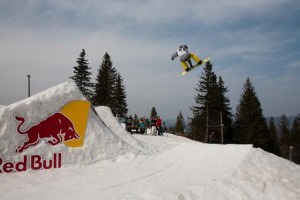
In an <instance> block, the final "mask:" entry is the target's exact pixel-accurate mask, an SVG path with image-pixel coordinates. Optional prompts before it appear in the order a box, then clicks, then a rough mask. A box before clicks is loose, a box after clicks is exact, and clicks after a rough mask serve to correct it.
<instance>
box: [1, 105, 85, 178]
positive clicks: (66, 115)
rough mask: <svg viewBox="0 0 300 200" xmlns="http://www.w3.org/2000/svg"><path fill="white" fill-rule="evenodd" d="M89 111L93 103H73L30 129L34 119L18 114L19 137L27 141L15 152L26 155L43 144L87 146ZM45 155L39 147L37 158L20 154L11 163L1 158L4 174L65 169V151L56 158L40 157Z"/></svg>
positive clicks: (56, 153)
mask: <svg viewBox="0 0 300 200" xmlns="http://www.w3.org/2000/svg"><path fill="white" fill-rule="evenodd" d="M89 111H90V103H89V102H88V101H83V100H78V101H72V102H69V103H67V104H65V105H64V106H63V107H62V108H61V109H60V110H59V111H58V112H55V113H54V114H52V115H50V116H48V117H46V118H44V119H40V120H39V121H38V122H37V123H35V124H33V125H29V126H28V125H26V124H28V121H30V119H25V118H24V117H23V116H22V115H21V114H17V115H15V116H14V120H15V121H16V134H18V135H19V136H20V137H23V138H24V141H23V142H21V143H20V144H19V145H18V146H17V147H16V148H15V152H16V153H18V154H19V153H24V152H26V150H28V149H30V148H34V147H35V146H37V145H38V144H39V143H41V141H44V142H45V144H46V145H50V146H55V145H65V146H67V147H72V148H76V147H81V146H83V144H84V137H85V130H86V126H87V122H88V115H89ZM24 136H25V137H24ZM48 151H49V149H48V150H47V155H49V152H48ZM44 153H45V152H40V153H39V148H36V149H35V150H34V155H23V159H22V158H21V160H19V158H20V155H18V156H17V157H18V160H14V159H12V160H9V161H7V160H6V159H3V158H1V157H0V174H2V173H13V172H23V171H26V170H28V169H31V170H40V169H53V168H61V167H62V163H63V155H62V153H61V152H59V153H58V152H52V158H49V156H47V158H45V157H43V156H42V155H39V154H44ZM50 153H51V150H50ZM9 157H11V155H9Z"/></svg>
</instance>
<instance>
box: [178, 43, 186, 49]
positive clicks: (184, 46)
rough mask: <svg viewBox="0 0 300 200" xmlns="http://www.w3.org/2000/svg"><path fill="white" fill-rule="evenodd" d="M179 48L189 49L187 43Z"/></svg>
mask: <svg viewBox="0 0 300 200" xmlns="http://www.w3.org/2000/svg"><path fill="white" fill-rule="evenodd" d="M179 49H184V50H187V49H188V46H187V45H186V44H182V45H180V46H179Z"/></svg>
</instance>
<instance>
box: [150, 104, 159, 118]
mask: <svg viewBox="0 0 300 200" xmlns="http://www.w3.org/2000/svg"><path fill="white" fill-rule="evenodd" d="M153 117H157V112H156V109H155V107H152V109H151V113H150V119H152V118H153Z"/></svg>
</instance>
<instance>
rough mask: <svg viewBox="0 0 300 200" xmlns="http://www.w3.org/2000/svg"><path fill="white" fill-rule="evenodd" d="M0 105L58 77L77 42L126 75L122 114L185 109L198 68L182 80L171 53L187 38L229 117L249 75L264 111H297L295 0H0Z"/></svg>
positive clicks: (298, 21)
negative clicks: (209, 71)
mask: <svg viewBox="0 0 300 200" xmlns="http://www.w3.org/2000/svg"><path fill="white" fill-rule="evenodd" d="M0 27H1V29H0V44H1V45H0V53H1V56H0V69H1V74H0V92H1V96H0V104H3V105H8V104H11V103H14V102H16V101H18V100H21V99H23V98H25V97H26V96H27V76H26V75H27V74H28V73H29V74H31V76H32V78H31V85H32V93H33V94H34V93H37V92H40V91H43V90H45V89H47V88H49V87H52V86H54V85H56V84H59V83H62V82H65V81H66V80H67V79H68V77H69V76H70V75H72V73H73V66H75V64H76V59H77V57H78V56H79V54H80V51H81V49H85V50H86V53H87V59H88V61H89V66H90V67H91V68H92V72H93V74H94V76H96V73H97V70H98V68H99V65H100V64H101V61H102V58H103V55H104V53H105V52H108V53H109V54H110V56H111V58H112V61H113V64H114V67H116V69H117V70H118V72H120V74H121V75H122V77H123V79H124V84H125V86H126V92H127V102H128V105H129V112H130V113H132V114H134V113H136V114H138V115H140V116H141V115H146V116H148V115H149V114H150V110H151V108H152V107H153V106H155V107H156V109H157V111H158V114H159V115H161V116H162V117H163V118H176V116H177V115H178V113H179V111H182V112H183V114H184V116H186V117H188V116H191V115H192V113H191V111H190V109H189V108H190V107H191V106H193V105H195V101H194V97H195V96H196V94H197V93H196V91H195V88H196V87H197V83H198V81H199V78H200V75H201V73H202V69H201V68H198V69H197V70H193V72H192V73H188V74H187V75H186V76H184V77H180V78H179V77H178V74H179V73H180V72H181V71H182V68H181V66H180V63H179V61H178V60H174V61H171V59H170V57H171V54H172V53H173V52H175V50H176V48H177V47H178V46H179V45H180V44H187V45H188V46H189V48H190V50H191V51H193V52H194V53H196V54H197V55H198V56H199V57H201V58H204V57H206V56H211V58H212V64H213V71H214V72H215V73H216V74H217V75H218V76H222V78H223V80H224V82H225V86H226V87H228V90H229V92H228V93H227V96H228V97H229V99H230V102H231V107H232V109H233V114H235V109H236V106H237V104H238V102H239V100H240V95H241V94H242V89H243V85H244V83H245V81H246V79H247V77H249V78H250V80H251V81H252V83H253V85H254V87H255V90H256V93H257V96H258V98H259V100H260V102H261V104H262V109H263V112H264V115H265V116H277V115H282V114H286V115H296V114H298V113H300V81H299V77H300V2H299V1H298V0H244V1H238V0H218V1H209V0H204V1H197V0H190V1H182V0H181V1H180V0H172V1H171V0H152V1H150V0H143V1H141V0H128V1H121V0H119V1H111V0H110V1H98V0H88V1H80V0H73V1H59V0H44V1H38V0H23V1H18V0H1V1H0Z"/></svg>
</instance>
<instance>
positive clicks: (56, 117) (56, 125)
mask: <svg viewBox="0 0 300 200" xmlns="http://www.w3.org/2000/svg"><path fill="white" fill-rule="evenodd" d="M15 118H16V120H17V121H19V124H18V126H17V131H18V133H19V134H22V135H25V134H26V135H27V140H26V141H25V142H24V143H23V144H22V145H20V146H18V148H17V149H16V152H17V153H21V152H23V151H24V150H25V149H27V148H29V147H30V146H35V145H37V144H38V143H39V142H40V141H41V140H42V139H44V140H46V141H47V143H48V144H50V145H53V146H54V145H57V144H60V143H63V142H64V141H68V140H72V139H79V138H80V136H79V135H78V134H77V133H76V131H75V128H74V125H73V123H72V121H71V120H70V119H69V118H68V117H66V116H65V115H63V114H62V113H55V114H53V115H51V116H50V117H48V118H47V119H45V120H42V121H41V122H39V123H38V124H36V125H33V126H31V127H30V128H28V129H27V130H25V131H22V130H21V126H22V124H23V123H24V122H25V119H24V118H23V117H19V116H16V117H15Z"/></svg>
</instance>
